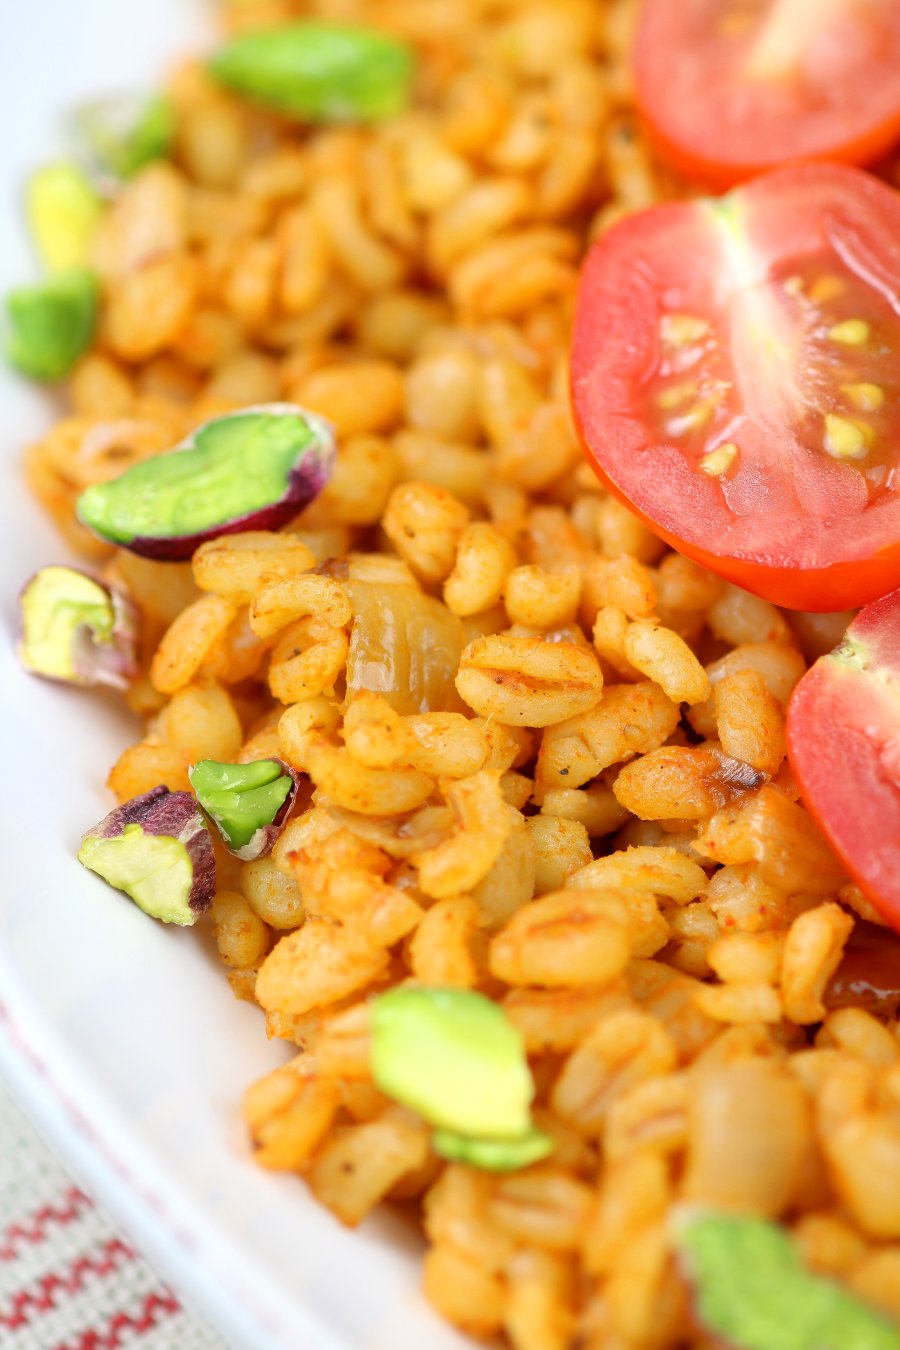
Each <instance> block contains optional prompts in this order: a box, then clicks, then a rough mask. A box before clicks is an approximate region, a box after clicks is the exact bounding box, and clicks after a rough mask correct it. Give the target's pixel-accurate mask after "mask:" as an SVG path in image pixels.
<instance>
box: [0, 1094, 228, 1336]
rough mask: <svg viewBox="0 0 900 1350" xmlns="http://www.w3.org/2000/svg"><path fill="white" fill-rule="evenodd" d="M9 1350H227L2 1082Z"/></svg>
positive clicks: (0, 1163)
mask: <svg viewBox="0 0 900 1350" xmlns="http://www.w3.org/2000/svg"><path fill="white" fill-rule="evenodd" d="M0 1346H2V1347H3V1350H119V1347H122V1350H126V1348H127V1347H134V1350H227V1347H226V1345H225V1343H224V1342H223V1341H222V1340H221V1339H220V1338H219V1337H218V1336H217V1335H215V1334H214V1333H213V1332H211V1331H210V1330H209V1329H208V1328H207V1327H205V1326H204V1325H203V1323H202V1322H201V1321H200V1320H199V1319H198V1318H196V1317H195V1316H194V1315H193V1314H192V1313H190V1312H188V1311H187V1310H185V1309H184V1308H183V1307H182V1306H181V1304H180V1303H179V1301H178V1299H177V1298H176V1297H175V1295H174V1294H173V1293H172V1291H171V1289H169V1288H168V1287H167V1286H166V1285H165V1284H163V1282H162V1281H161V1280H160V1278H159V1276H158V1275H156V1273H155V1272H154V1271H153V1270H152V1269H151V1268H150V1267H149V1266H148V1265H147V1263H146V1262H145V1261H144V1260H143V1259H142V1258H141V1257H140V1256H139V1255H138V1254H137V1253H136V1252H135V1251H134V1250H133V1249H132V1247H131V1246H130V1245H129V1243H128V1241H127V1240H126V1239H125V1238H124V1237H123V1236H122V1235H121V1234H119V1233H117V1232H116V1230H115V1228H114V1227H113V1225H112V1224H111V1223H110V1221H109V1220H108V1219H107V1217H106V1215H105V1214H103V1213H102V1212H101V1211H100V1210H98V1209H97V1208H96V1206H95V1205H94V1204H93V1203H92V1202H91V1200H90V1198H89V1197H88V1196H87V1195H85V1194H84V1192H83V1191H81V1190H80V1189H79V1187H78V1186H76V1184H75V1183H74V1182H73V1181H72V1179H71V1177H69V1176H68V1175H67V1174H66V1172H65V1170H64V1169H63V1168H62V1167H61V1166H60V1164H59V1163H58V1162H57V1160H56V1158H55V1157H54V1156H53V1155H52V1154H51V1153H50V1152H49V1150H48V1149H47V1147H46V1146H45V1145H44V1143H43V1142H42V1140H40V1139H39V1138H38V1136H37V1135H36V1134H35V1132H34V1130H33V1129H32V1128H31V1126H30V1125H29V1123H28V1122H27V1121H26V1120H25V1118H24V1117H23V1116H22V1114H21V1112H20V1111H19V1110H18V1108H17V1107H16V1106H15V1104H14V1103H13V1101H12V1100H11V1098H10V1097H9V1094H8V1093H7V1091H6V1089H5V1087H4V1085H3V1084H2V1082H0Z"/></svg>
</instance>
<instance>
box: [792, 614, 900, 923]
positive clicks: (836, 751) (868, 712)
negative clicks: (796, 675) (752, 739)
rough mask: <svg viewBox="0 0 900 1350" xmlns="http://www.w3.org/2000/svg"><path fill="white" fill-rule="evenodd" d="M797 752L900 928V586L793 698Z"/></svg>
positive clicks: (854, 858) (843, 852)
mask: <svg viewBox="0 0 900 1350" xmlns="http://www.w3.org/2000/svg"><path fill="white" fill-rule="evenodd" d="M787 737H788V755H789V757H790V762H791V768H792V769H793V771H794V776H795V778H796V780H797V783H798V786H799V788H800V792H801V794H802V796H803V798H804V800H805V802H806V805H807V806H808V807H809V809H810V811H811V812H812V814H813V815H814V816H815V818H816V820H817V821H818V822H819V825H820V826H821V828H822V830H823V832H824V834H825V836H826V838H827V839H828V841H829V842H830V844H831V846H832V848H833V849H834V851H835V853H836V854H837V855H838V857H839V858H840V859H841V862H842V863H843V864H844V866H845V867H846V869H847V871H848V872H849V873H850V875H851V876H852V877H853V878H854V880H855V881H856V882H857V883H858V884H859V886H860V887H861V888H862V889H863V891H865V893H866V895H867V896H868V897H869V899H870V900H871V901H872V904H873V905H874V906H875V908H876V909H877V910H878V911H879V912H880V913H881V914H882V915H883V916H884V918H885V919H886V920H887V921H888V922H889V923H890V924H891V926H892V927H893V928H896V929H897V930H898V931H900V591H894V592H893V593H892V594H891V595H886V596H884V598H883V599H881V600H876V601H875V603H874V604H872V605H867V606H866V608H865V609H864V610H862V611H861V612H860V613H859V614H858V615H857V616H856V618H855V619H854V620H853V622H852V623H851V625H850V627H849V628H848V629H847V633H846V636H845V638H844V640H843V642H841V643H840V644H839V645H838V646H837V647H835V649H834V651H833V652H831V653H829V655H828V656H820V657H819V659H818V661H817V662H816V664H815V665H814V666H813V667H812V669H811V670H808V671H807V672H806V674H805V675H804V676H803V678H802V680H801V681H800V683H799V684H798V685H797V687H796V688H795V690H794V692H793V694H792V695H791V701H790V703H789V705H788V716H787Z"/></svg>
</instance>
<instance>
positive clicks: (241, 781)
mask: <svg viewBox="0 0 900 1350" xmlns="http://www.w3.org/2000/svg"><path fill="white" fill-rule="evenodd" d="M188 776H189V778H190V780H191V787H192V788H193V789H194V792H195V793H196V794H197V801H198V802H199V803H200V805H201V807H202V808H203V810H204V811H205V812H206V814H207V815H208V816H209V818H210V820H212V822H213V824H214V825H215V826H216V829H217V830H218V831H219V833H220V835H221V836H222V839H223V840H224V842H225V845H226V847H227V848H228V849H229V851H230V852H232V853H234V854H235V856H236V857H238V858H241V859H242V860H243V861H244V862H252V861H253V860H254V859H255V858H260V857H262V855H263V854H264V853H268V852H269V850H270V849H271V848H272V845H273V844H274V843H275V840H276V839H277V838H278V836H279V834H281V831H282V830H283V829H284V826H285V824H286V823H287V818H288V815H289V814H290V811H291V808H292V807H293V805H294V801H295V800H296V796H297V783H298V779H297V775H296V774H295V773H294V771H293V769H291V768H290V766H289V765H287V764H285V763H284V761H283V760H280V759H257V760H253V761H252V762H251V763H249V764H221V763H218V762H217V761H216V760H212V759H202V760H200V761H199V763H197V764H194V765H193V766H192V768H191V769H190V771H189V775H188Z"/></svg>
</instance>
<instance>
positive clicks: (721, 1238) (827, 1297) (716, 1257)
mask: <svg viewBox="0 0 900 1350" xmlns="http://www.w3.org/2000/svg"><path fill="white" fill-rule="evenodd" d="M676 1246H677V1249H678V1251H679V1255H680V1257H681V1260H682V1262H683V1265H684V1267H685V1270H686V1274H687V1276H688V1279H689V1281H690V1283H691V1285H692V1286H693V1291H694V1312H695V1315H696V1317H697V1319H698V1321H699V1322H700V1324H701V1325H702V1326H703V1328H704V1329H705V1330H706V1331H707V1332H708V1333H709V1334H710V1335H712V1336H713V1337H714V1338H715V1339H716V1343H717V1344H719V1342H721V1344H722V1345H723V1346H729V1347H731V1350H898V1347H900V1332H897V1331H896V1330H895V1329H894V1328H892V1327H891V1326H890V1325H889V1324H888V1323H887V1322H886V1321H885V1320H884V1319H882V1318H881V1317H880V1316H879V1315H878V1314H877V1313H876V1312H875V1311H874V1310H873V1309H870V1308H867V1307H866V1306H865V1305H864V1304H863V1303H861V1302H859V1301H858V1300H857V1299H856V1298H854V1297H853V1296H852V1295H851V1294H849V1293H847V1291H846V1290H844V1289H842V1288H841V1287H840V1286H839V1285H838V1284H835V1283H833V1282H832V1281H831V1280H827V1279H823V1278H822V1277H820V1276H818V1275H813V1274H811V1273H810V1272H809V1271H808V1270H807V1269H806V1268H805V1267H804V1266H803V1264H802V1262H801V1260H800V1257H799V1255H798V1253H797V1251H796V1248H795V1247H794V1245H793V1243H792V1242H791V1239H790V1237H789V1236H788V1234H787V1233H786V1232H785V1230H784V1229H783V1228H781V1227H779V1225H778V1224H774V1223H768V1222H766V1221H765V1220H763V1219H752V1218H741V1217H738V1216H735V1215H731V1214H717V1213H711V1212H706V1213H703V1212H701V1213H700V1214H693V1215H690V1216H689V1217H687V1218H686V1219H684V1220H683V1221H682V1222H681V1223H680V1224H679V1225H678V1229H677V1233H676Z"/></svg>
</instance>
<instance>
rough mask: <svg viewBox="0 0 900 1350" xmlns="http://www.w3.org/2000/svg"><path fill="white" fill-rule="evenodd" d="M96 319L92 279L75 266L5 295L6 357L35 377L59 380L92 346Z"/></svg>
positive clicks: (94, 286)
mask: <svg viewBox="0 0 900 1350" xmlns="http://www.w3.org/2000/svg"><path fill="white" fill-rule="evenodd" d="M96 317H97V282H96V279H95V277H94V275H93V273H91V272H88V271H87V270H86V269H83V268H77V269H75V270H73V271H69V272H59V273H57V274H56V275H55V276H52V277H50V278H49V279H48V280H47V281H44V282H42V283H40V284H39V285H36V286H20V287H18V288H17V289H16V290H14V291H10V293H9V295H7V297H6V335H5V347H6V356H7V359H8V360H9V363H10V365H12V366H14V367H15V369H16V370H19V371H21V372H22V374H23V375H28V376H30V377H31V378H32V379H35V380H61V379H62V378H63V376H64V375H68V373H69V371H70V370H71V369H72V367H73V366H74V365H75V362H76V361H77V360H78V359H79V357H81V356H83V355H84V353H85V352H86V351H87V349H88V347H89V346H90V344H91V339H92V337H93V335H94V324H95V322H96Z"/></svg>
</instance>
